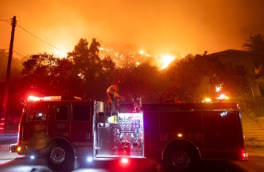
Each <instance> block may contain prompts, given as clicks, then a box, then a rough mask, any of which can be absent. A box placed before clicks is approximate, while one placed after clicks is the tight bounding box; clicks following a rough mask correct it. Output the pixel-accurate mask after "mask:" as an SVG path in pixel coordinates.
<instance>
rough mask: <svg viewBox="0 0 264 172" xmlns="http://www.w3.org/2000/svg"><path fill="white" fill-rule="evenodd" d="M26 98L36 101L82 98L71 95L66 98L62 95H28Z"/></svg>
mask: <svg viewBox="0 0 264 172" xmlns="http://www.w3.org/2000/svg"><path fill="white" fill-rule="evenodd" d="M27 100H28V101H33V102H36V101H61V100H82V99H81V98H80V97H76V96H72V97H70V98H68V99H67V98H65V97H63V96H45V97H36V96H29V97H28V98H27Z"/></svg>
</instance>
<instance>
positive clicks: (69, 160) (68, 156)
mask: <svg viewBox="0 0 264 172" xmlns="http://www.w3.org/2000/svg"><path fill="white" fill-rule="evenodd" d="M44 159H45V163H46V165H47V166H48V167H49V168H50V169H52V170H54V171H63V170H69V168H70V166H71V165H72V164H73V163H74V153H73V150H72V148H71V146H70V145H68V144H67V143H66V144H65V143H64V144H63V143H60V144H55V145H53V146H51V147H50V148H49V149H48V151H47V152H46V154H45V157H44Z"/></svg>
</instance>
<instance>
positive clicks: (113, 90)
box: [106, 80, 124, 112]
mask: <svg viewBox="0 0 264 172" xmlns="http://www.w3.org/2000/svg"><path fill="white" fill-rule="evenodd" d="M123 84H124V82H122V81H120V80H118V81H117V82H115V83H114V84H112V85H111V86H110V87H109V88H108V89H107V91H106V92H107V96H108V102H107V105H111V111H112V112H116V109H115V98H119V97H120V87H121V86H122V85H123Z"/></svg>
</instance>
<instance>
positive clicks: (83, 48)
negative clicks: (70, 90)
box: [68, 39, 105, 100]
mask: <svg viewBox="0 0 264 172" xmlns="http://www.w3.org/2000/svg"><path fill="white" fill-rule="evenodd" d="M99 46H100V44H99V43H98V42H96V39H93V41H92V44H91V46H90V49H89V48H88V42H87V40H86V39H80V41H79V42H78V44H77V45H76V46H75V47H74V50H73V51H72V52H70V53H68V57H69V58H72V59H73V62H74V70H75V73H77V74H78V75H79V77H80V78H82V80H83V82H82V83H83V89H84V90H83V91H84V92H83V94H84V95H85V96H86V98H88V99H96V98H97V99H100V100H101V99H102V94H105V90H103V88H104V87H103V86H102V84H103V82H104V81H103V79H102V75H103V66H102V61H101V59H100V57H99V56H98V51H99V48H98V47H99Z"/></svg>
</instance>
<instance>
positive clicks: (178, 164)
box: [164, 145, 199, 172]
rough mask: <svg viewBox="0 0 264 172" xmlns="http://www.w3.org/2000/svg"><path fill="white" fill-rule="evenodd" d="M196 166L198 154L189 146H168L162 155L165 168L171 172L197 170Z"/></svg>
mask: <svg viewBox="0 0 264 172" xmlns="http://www.w3.org/2000/svg"><path fill="white" fill-rule="evenodd" d="M198 164H199V157H198V154H197V152H196V151H195V149H194V148H193V147H191V146H189V145H186V146H182V145H179V146H176V145H173V146H170V147H169V148H168V149H167V150H166V152H165V154H164V165H165V168H166V169H168V170H171V171H174V170H176V171H181V172H187V171H192V170H195V169H196V168H198ZM172 169H173V170H172Z"/></svg>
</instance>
